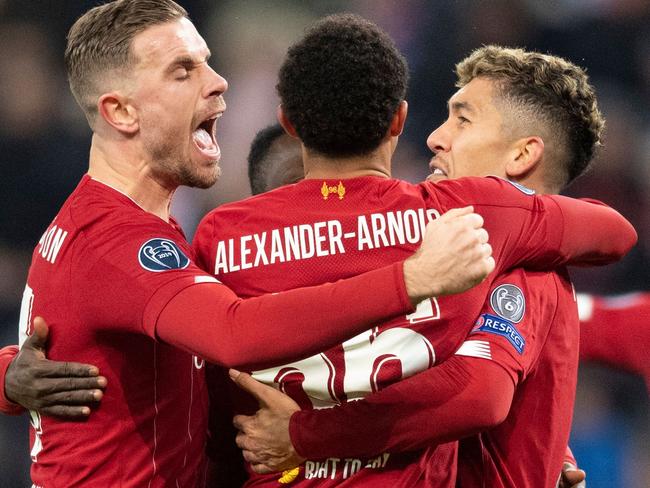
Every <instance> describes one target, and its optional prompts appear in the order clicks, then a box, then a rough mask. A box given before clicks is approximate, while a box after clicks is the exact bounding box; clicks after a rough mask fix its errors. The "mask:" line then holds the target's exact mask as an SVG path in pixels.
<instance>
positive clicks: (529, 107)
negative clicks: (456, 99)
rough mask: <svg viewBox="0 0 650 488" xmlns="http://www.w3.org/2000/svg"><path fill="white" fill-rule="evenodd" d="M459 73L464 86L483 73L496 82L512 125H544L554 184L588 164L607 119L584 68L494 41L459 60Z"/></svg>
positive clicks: (526, 127) (537, 127)
mask: <svg viewBox="0 0 650 488" xmlns="http://www.w3.org/2000/svg"><path fill="white" fill-rule="evenodd" d="M456 75H457V76H458V81H457V83H456V86H458V87H459V88H460V87H463V86H465V85H466V84H467V83H469V82H470V81H472V80H473V79H474V78H479V77H481V78H487V79H490V80H493V81H495V82H496V83H495V85H496V89H497V91H496V97H497V98H498V99H499V100H496V102H497V103H499V102H501V103H502V104H507V111H504V115H505V117H504V119H506V120H509V122H510V125H511V127H510V129H511V130H513V131H514V132H523V131H526V130H531V129H534V130H538V131H539V132H540V134H539V135H540V136H542V138H543V139H544V143H545V148H547V149H549V151H548V152H547V158H548V159H549V160H550V161H551V163H552V165H553V166H554V171H549V177H550V178H552V180H553V181H552V183H553V184H557V185H559V186H560V187H562V186H565V185H566V184H568V183H569V182H571V181H573V180H574V179H575V178H577V177H578V176H580V175H581V174H583V173H584V172H585V170H586V169H587V168H588V166H589V164H590V162H591V160H592V159H593V157H594V153H595V151H596V148H597V147H598V146H600V145H601V136H602V132H603V129H604V126H605V120H604V118H603V116H602V114H601V113H600V111H599V110H598V105H597V103H596V94H595V91H594V88H593V86H591V84H590V83H589V78H588V76H587V73H586V72H585V70H584V69H583V68H580V67H579V66H576V65H575V64H573V63H571V62H569V61H567V60H565V59H563V58H560V57H558V56H551V55H547V54H540V53H537V52H531V51H524V50H523V49H511V48H504V47H501V46H494V45H490V46H484V47H481V48H479V49H476V50H475V51H473V52H472V53H471V54H470V55H469V56H468V57H467V58H465V59H463V60H462V61H461V62H460V63H458V64H457V65H456ZM506 114H507V115H506ZM514 121H516V124H517V127H512V125H514V124H513V122H514ZM522 125H523V126H522ZM549 153H550V156H548V154H549Z"/></svg>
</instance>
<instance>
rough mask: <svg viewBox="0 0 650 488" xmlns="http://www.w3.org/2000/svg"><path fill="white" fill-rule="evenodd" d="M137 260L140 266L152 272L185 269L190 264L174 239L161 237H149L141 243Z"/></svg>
mask: <svg viewBox="0 0 650 488" xmlns="http://www.w3.org/2000/svg"><path fill="white" fill-rule="evenodd" d="M138 261H139V262H140V266H142V267H143V268H144V269H146V270H147V271H153V272H154V273H160V272H162V271H169V270H171V269H185V268H187V266H188V265H189V264H190V260H189V258H188V257H187V256H186V255H185V254H184V253H183V251H181V249H180V247H178V245H177V244H176V243H175V242H174V241H171V240H169V239H163V238H156V239H149V240H148V241H147V242H145V243H144V244H142V247H140V251H139V252H138Z"/></svg>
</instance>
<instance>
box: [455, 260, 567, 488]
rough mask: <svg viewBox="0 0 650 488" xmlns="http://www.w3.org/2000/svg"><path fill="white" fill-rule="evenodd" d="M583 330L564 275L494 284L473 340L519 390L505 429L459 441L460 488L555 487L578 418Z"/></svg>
mask: <svg viewBox="0 0 650 488" xmlns="http://www.w3.org/2000/svg"><path fill="white" fill-rule="evenodd" d="M515 310H521V316H520V317H519V316H518V315H517V316H513V312H512V311H515ZM513 319H515V320H513ZM489 320H492V323H488V321H489ZM509 328H510V332H507V330H508V329H509ZM512 331H514V332H512ZM579 331H580V329H579V324H578V314H577V307H576V303H575V295H574V293H573V288H572V285H571V283H570V281H569V279H568V276H567V275H566V274H565V273H548V274H544V273H530V272H524V271H522V270H516V271H514V272H512V273H510V274H508V275H506V276H502V277H500V278H499V279H498V280H497V281H496V282H495V283H494V287H493V291H492V293H491V299H490V304H489V306H488V308H487V310H484V313H483V314H482V315H481V318H480V319H479V321H478V322H477V326H476V328H475V332H474V333H473V334H471V335H470V337H469V339H470V340H474V341H476V340H481V339H482V340H485V341H487V342H489V347H490V354H491V356H492V360H497V362H498V363H499V364H500V365H502V366H504V367H505V369H506V370H507V371H508V373H510V375H511V376H512V378H513V382H514V383H515V385H516V389H515V395H514V398H513V401H512V406H511V408H510V412H509V414H508V417H507V418H506V420H505V421H504V422H503V423H502V424H500V425H499V426H497V427H495V428H493V429H490V430H489V431H486V432H483V433H481V434H478V435H476V436H473V437H470V438H467V439H463V440H461V441H460V451H459V461H458V478H459V480H458V486H459V487H460V488H488V487H489V488H552V487H555V486H556V484H557V481H558V478H559V476H560V471H561V468H562V460H563V459H564V453H565V450H566V446H567V442H568V439H569V432H570V427H571V419H572V416H573V403H574V399H575V389H576V381H577V367H578V348H579ZM463 349H466V347H465V345H464V347H462V348H461V350H460V351H459V353H462V351H463ZM486 388H489V385H486Z"/></svg>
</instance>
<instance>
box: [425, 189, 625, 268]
mask: <svg viewBox="0 0 650 488" xmlns="http://www.w3.org/2000/svg"><path fill="white" fill-rule="evenodd" d="M424 188H425V189H426V190H428V191H430V192H431V193H430V199H431V203H430V205H432V206H434V208H442V209H445V208H450V207H453V206H456V205H470V204H471V205H474V207H475V209H476V211H477V213H480V214H481V215H482V216H483V218H484V219H485V228H486V229H487V230H488V232H489V233H490V243H491V244H492V247H493V250H494V257H495V260H496V263H497V270H498V271H499V272H503V271H507V270H508V269H511V268H513V267H515V266H523V267H526V268H529V269H537V270H552V269H555V268H556V267H558V266H561V265H565V264H573V265H595V264H598V265H600V264H607V263H611V262H614V261H617V260H618V259H620V258H621V257H623V256H624V255H625V254H626V253H627V252H628V251H629V250H630V249H631V248H632V247H633V246H634V245H635V244H636V241H637V234H636V231H635V230H634V227H632V225H631V224H630V223H629V222H628V221H627V220H626V219H625V218H624V217H623V216H622V215H620V214H619V213H618V212H616V211H615V210H613V209H612V208H610V207H608V206H606V205H604V204H602V203H600V202H597V201H595V200H578V199H572V198H568V197H563V196H559V195H535V194H532V193H531V192H528V191H525V190H521V189H520V187H518V186H515V185H513V184H512V183H511V182H508V181H507V180H503V179H501V178H497V177H487V178H460V179H457V180H446V181H441V182H439V183H437V184H435V185H433V186H431V185H429V186H425V187H424Z"/></svg>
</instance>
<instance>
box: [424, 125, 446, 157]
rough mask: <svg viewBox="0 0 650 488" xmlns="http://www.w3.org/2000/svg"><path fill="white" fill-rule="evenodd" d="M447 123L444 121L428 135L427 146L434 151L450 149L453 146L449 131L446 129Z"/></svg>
mask: <svg viewBox="0 0 650 488" xmlns="http://www.w3.org/2000/svg"><path fill="white" fill-rule="evenodd" d="M446 125H447V124H446V123H444V124H442V125H440V126H438V128H437V129H434V130H433V132H432V133H431V134H429V137H427V146H428V147H429V149H431V151H432V152H434V153H438V152H446V151H449V148H450V147H451V138H450V137H449V131H448V130H447V129H446Z"/></svg>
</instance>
